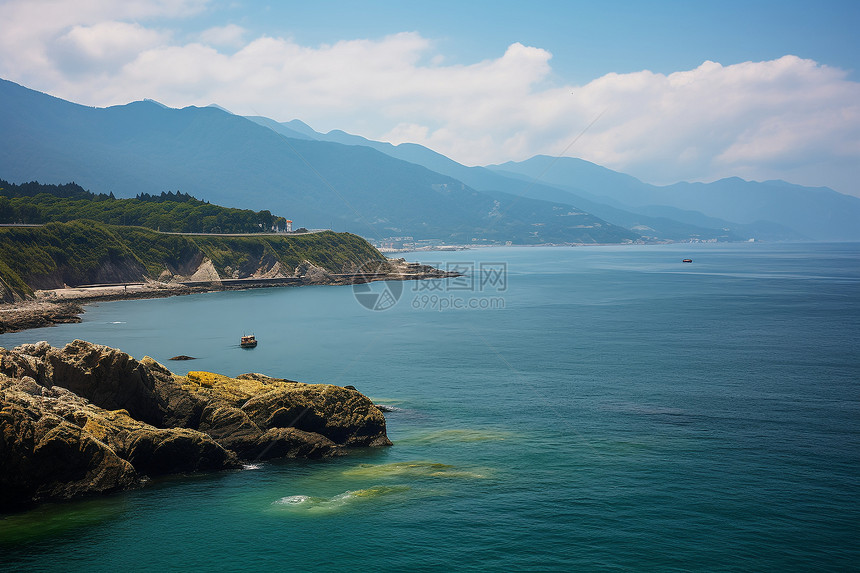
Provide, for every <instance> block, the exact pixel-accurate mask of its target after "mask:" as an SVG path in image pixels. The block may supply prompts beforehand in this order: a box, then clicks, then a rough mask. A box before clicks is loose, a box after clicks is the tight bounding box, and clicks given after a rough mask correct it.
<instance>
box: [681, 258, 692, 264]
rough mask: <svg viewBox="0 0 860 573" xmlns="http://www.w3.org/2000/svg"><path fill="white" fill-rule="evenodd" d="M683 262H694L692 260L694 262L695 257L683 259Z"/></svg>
mask: <svg viewBox="0 0 860 573" xmlns="http://www.w3.org/2000/svg"><path fill="white" fill-rule="evenodd" d="M681 262H682V263H692V262H693V259H684V260H683V261H681Z"/></svg>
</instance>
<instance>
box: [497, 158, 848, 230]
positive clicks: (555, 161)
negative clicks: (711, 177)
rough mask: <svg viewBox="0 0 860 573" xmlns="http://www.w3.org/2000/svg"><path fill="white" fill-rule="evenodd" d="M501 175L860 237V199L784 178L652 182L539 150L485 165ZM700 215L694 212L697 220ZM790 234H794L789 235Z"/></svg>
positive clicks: (742, 222) (673, 210)
mask: <svg viewBox="0 0 860 573" xmlns="http://www.w3.org/2000/svg"><path fill="white" fill-rule="evenodd" d="M490 169H493V170H494V171H496V172H498V173H503V174H518V175H520V176H526V177H532V178H533V177H538V178H539V179H540V181H541V182H545V183H548V184H550V185H554V186H559V187H561V188H564V189H570V190H576V191H577V192H578V193H581V194H586V196H588V197H595V198H599V199H600V200H601V201H604V202H607V203H611V204H613V205H615V206H618V207H620V208H624V209H631V210H636V211H640V212H645V213H650V214H652V215H659V216H670V217H672V216H677V215H678V212H679V210H680V211H685V212H687V213H691V212H698V213H700V214H703V215H705V216H706V217H710V218H718V219H721V220H724V221H732V222H733V223H736V224H737V225H735V226H734V229H737V230H741V229H760V230H762V231H764V232H766V233H771V234H774V233H775V234H776V235H782V238H787V239H791V238H799V237H806V238H810V239H813V240H818V241H857V240H860V199H858V198H857V197H852V196H850V195H844V194H842V193H838V192H836V191H834V190H833V189H829V188H827V187H803V186H801V185H793V184H790V183H786V182H785V181H764V182H756V181H745V180H743V179H740V178H737V177H732V178H728V179H721V180H719V181H715V182H713V183H675V184H674V185H667V186H663V187H661V186H656V185H649V184H647V183H643V182H642V181H639V180H638V179H636V178H634V177H631V176H629V175H624V174H622V173H617V172H615V171H611V170H609V169H606V168H604V167H600V166H599V165H595V164H593V163H589V162H588V161H583V160H581V159H574V158H570V157H561V158H554V157H548V156H545V155H539V156H536V157H533V158H531V159H528V160H526V161H522V162H518V163H516V162H509V163H504V164H501V165H494V166H490ZM704 220H705V219H704V218H702V217H699V219H698V221H699V223H697V224H701V222H703V221H704ZM792 235H793V236H792Z"/></svg>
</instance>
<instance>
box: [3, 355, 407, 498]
mask: <svg viewBox="0 0 860 573" xmlns="http://www.w3.org/2000/svg"><path fill="white" fill-rule="evenodd" d="M383 445H391V442H390V441H389V440H388V437H387V436H386V433H385V418H384V417H383V415H382V412H381V411H380V410H379V409H378V408H377V407H376V406H374V405H373V403H372V402H371V401H370V399H368V398H367V397H365V396H363V395H362V394H360V393H359V392H357V391H356V390H353V389H348V388H341V387H337V386H329V385H321V384H303V383H300V382H293V381H289V380H284V379H277V378H270V377H268V376H264V375H262V374H246V375H243V376H240V377H238V378H229V377H226V376H221V375H218V374H212V373H208V372H191V373H189V375H188V376H176V375H174V374H172V373H171V372H170V371H169V370H167V369H166V368H165V367H164V366H162V365H160V364H158V363H157V362H155V361H154V360H152V359H151V358H148V357H147V358H144V359H143V360H140V361H138V360H135V359H134V358H132V357H131V356H129V355H128V354H126V353H124V352H122V351H120V350H116V349H113V348H109V347H106V346H99V345H95V344H91V343H88V342H83V341H80V340H76V341H74V342H72V343H70V344H68V345H66V347H65V348H63V349H57V348H53V347H51V346H50V345H48V344H47V343H46V342H40V343H37V344H28V345H24V346H20V347H18V348H16V349H14V350H11V351H10V350H5V349H1V348H0V460H2V464H0V510H2V509H5V508H13V507H19V506H24V505H27V504H30V503H34V502H39V501H43V500H49V499H69V498H72V497H76V496H80V495H84V494H93V493H101V492H109V491H115V490H121V489H126V488H130V487H135V486H137V485H139V484H140V483H141V481H142V479H144V477H145V476H154V475H162V474H168V473H176V472H194V471H210V470H219V469H223V468H229V467H236V466H237V465H239V464H240V461H241V460H259V459H268V458H274V457H285V456H286V457H323V456H330V455H337V454H339V453H341V452H342V451H343V448H347V447H355V446H383Z"/></svg>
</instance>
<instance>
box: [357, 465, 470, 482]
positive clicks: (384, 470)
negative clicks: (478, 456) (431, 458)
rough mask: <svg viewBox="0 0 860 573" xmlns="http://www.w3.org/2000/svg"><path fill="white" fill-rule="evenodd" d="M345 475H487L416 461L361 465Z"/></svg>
mask: <svg viewBox="0 0 860 573" xmlns="http://www.w3.org/2000/svg"><path fill="white" fill-rule="evenodd" d="M343 475H345V476H349V477H354V478H374V479H379V478H413V479H414V478H467V479H468V478H473V479H481V478H485V477H487V476H486V473H478V472H474V471H469V470H462V469H459V468H457V467H456V466H452V465H448V464H440V463H437V462H428V461H414V462H394V463H390V464H360V465H359V466H358V467H355V468H352V469H349V470H346V471H344V472H343Z"/></svg>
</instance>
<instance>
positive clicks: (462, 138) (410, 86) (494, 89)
mask: <svg viewBox="0 0 860 573" xmlns="http://www.w3.org/2000/svg"><path fill="white" fill-rule="evenodd" d="M73 4H74V7H73V6H72V5H73ZM83 4H84V6H83V7H79V6H78V3H69V2H48V1H47V0H27V1H17V0H13V1H11V2H7V3H5V4H2V5H0V21H4V22H9V23H10V25H9V26H7V27H6V29H7V30H9V32H8V33H5V34H3V35H0V76H2V77H4V78H7V79H11V80H13V81H18V82H20V83H23V84H25V85H27V86H28V87H33V88H35V89H41V90H44V91H47V92H49V93H51V94H53V95H56V96H59V97H64V98H66V99H70V100H72V101H76V102H79V103H84V104H88V105H113V104H121V103H126V102H129V101H133V100H138V99H142V98H143V97H150V98H154V99H157V100H159V101H162V102H164V103H165V104H167V105H171V106H175V107H182V106H186V105H208V104H209V103H213V102H214V103H217V104H219V105H222V106H224V107H226V108H228V109H230V110H232V111H234V112H236V113H240V114H254V115H266V116H269V117H272V118H274V119H277V120H281V121H285V120H289V119H293V118H299V119H302V120H303V121H306V122H307V123H309V124H310V125H312V126H314V127H315V128H317V129H320V130H329V129H335V128H338V129H343V130H345V131H350V132H353V133H358V134H361V135H365V136H367V137H371V138H375V139H384V140H388V141H391V142H393V143H400V142H404V141H410V142H415V143H420V144H424V145H427V146H428V147H431V148H433V149H435V150H437V151H439V152H441V153H444V154H446V155H449V156H451V157H452V158H454V159H456V160H458V161H461V162H463V163H467V164H486V163H497V162H502V161H506V160H509V159H515V160H520V159H525V158H527V157H530V156H532V155H534V154H537V153H545V154H559V153H562V151H563V150H565V149H566V148H568V146H570V145H571V143H572V142H574V140H575V139H576V138H577V137H578V136H579V135H580V134H581V132H582V130H583V129H584V128H585V127H586V126H588V125H589V124H590V123H591V122H592V121H593V120H594V119H595V118H597V117H599V119H598V120H597V121H596V122H595V123H594V125H593V126H591V127H590V128H589V129H588V130H587V132H586V133H584V134H581V137H580V138H579V139H577V140H576V142H575V144H574V145H572V146H571V147H570V148H569V150H568V151H567V154H568V155H572V156H578V157H583V158H585V159H589V160H591V161H594V162H596V163H599V164H602V165H606V166H607V167H611V168H614V169H618V170H621V171H625V172H628V173H631V174H633V175H636V176H638V177H640V178H642V179H644V180H647V181H651V182H657V183H669V182H674V181H677V180H682V179H688V180H711V179H716V178H719V177H725V176H730V175H739V176H742V177H746V178H751V179H768V178H783V179H787V180H790V181H794V182H798V183H803V184H821V185H830V186H833V187H834V188H836V189H838V190H841V191H843V192H849V193H855V194H858V195H860V188H858V187H857V184H856V181H858V180H860V167H858V166H860V84H858V83H856V82H851V81H849V80H848V79H847V75H846V73H845V72H843V71H842V70H838V69H834V68H829V67H826V66H822V65H819V64H817V63H816V62H814V61H810V60H803V59H800V58H797V57H794V56H785V57H782V58H779V59H777V60H772V61H766V62H745V63H741V64H734V65H727V66H723V65H720V64H719V63H715V62H705V63H703V64H702V65H700V66H699V67H697V68H695V69H693V70H685V71H678V72H675V73H672V74H668V75H667V74H658V73H652V72H649V71H640V72H636V73H628V74H616V73H610V74H607V75H604V76H602V77H600V78H596V79H594V80H593V81H591V82H589V83H587V84H585V85H581V86H571V85H552V83H551V82H552V81H554V80H555V78H554V77H553V75H552V68H551V65H550V62H551V58H552V55H551V54H550V53H549V52H547V51H546V50H543V49H541V48H538V47H529V46H524V45H522V44H519V43H514V44H512V45H510V46H509V47H508V49H507V50H506V51H505V52H504V53H503V54H500V55H499V56H498V57H496V58H492V59H488V60H485V61H480V62H475V63H472V64H469V65H462V64H457V65H453V64H451V65H447V64H446V63H445V62H446V60H445V58H444V56H443V55H442V54H440V53H438V52H437V51H436V47H435V44H434V42H433V41H431V40H429V39H427V38H424V37H422V36H421V35H420V34H418V33H415V32H411V33H400V34H394V35H391V36H387V37H384V38H380V39H374V40H369V39H358V40H348V41H341V42H337V43H334V44H330V45H322V46H316V47H309V46H303V45H300V44H298V43H296V42H295V41H293V40H291V39H284V38H278V37H269V36H262V37H256V38H251V39H249V41H245V40H244V39H245V38H246V36H247V35H248V33H247V31H246V30H244V29H242V28H241V27H239V26H237V25H234V24H228V25H225V26H221V27H215V28H210V29H208V30H206V31H205V32H203V33H201V34H199V35H198V36H197V40H198V41H196V42H193V43H180V42H177V41H175V40H174V38H175V35H173V34H171V33H170V31H169V30H166V29H160V28H153V27H152V25H146V23H147V22H148V21H149V20H148V19H158V18H162V19H163V18H172V17H184V16H187V15H189V14H194V13H196V12H198V11H200V10H202V9H204V8H205V4H206V2H205V1H204V0H188V1H186V2H178V3H177V2H172V1H170V0H159V1H151V2H147V1H144V0H135V1H133V2H124V3H116V2H112V1H108V0H97V1H92V2H85V3H83ZM73 8H74V9H73ZM78 8H80V9H78ZM228 48H229V52H228V51H225V50H226V49H228ZM83 72H87V73H88V76H87V78H86V81H82V79H81V78H80V74H81V73H83Z"/></svg>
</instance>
